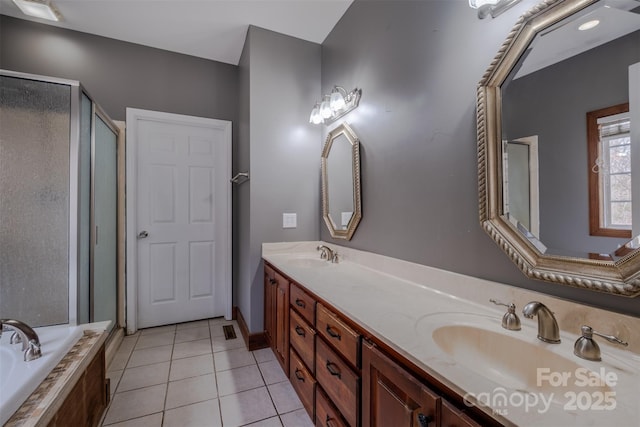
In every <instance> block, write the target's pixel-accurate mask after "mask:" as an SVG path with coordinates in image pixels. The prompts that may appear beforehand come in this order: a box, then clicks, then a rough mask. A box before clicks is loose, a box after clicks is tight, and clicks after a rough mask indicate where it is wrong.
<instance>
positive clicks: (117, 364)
mask: <svg viewBox="0 0 640 427" xmlns="http://www.w3.org/2000/svg"><path fill="white" fill-rule="evenodd" d="M130 356H131V350H130V349H122V347H120V348H119V349H118V351H116V354H114V355H113V359H112V360H111V363H110V364H109V366H108V367H107V369H108V370H109V371H121V370H123V369H124V368H126V366H127V362H128V361H129V357H130Z"/></svg>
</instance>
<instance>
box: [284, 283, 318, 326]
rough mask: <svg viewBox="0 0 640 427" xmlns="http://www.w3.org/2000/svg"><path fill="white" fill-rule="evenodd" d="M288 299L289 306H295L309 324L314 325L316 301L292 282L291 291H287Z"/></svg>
mask: <svg viewBox="0 0 640 427" xmlns="http://www.w3.org/2000/svg"><path fill="white" fill-rule="evenodd" d="M289 300H290V301H291V306H292V307H293V308H295V309H296V311H298V313H300V315H301V316H302V317H304V319H305V320H306V321H307V322H309V324H310V325H311V326H314V325H315V319H316V301H315V300H314V299H313V298H311V297H310V296H309V294H307V293H306V292H305V291H303V290H302V289H300V287H298V286H296V285H295V284H293V283H292V284H291V291H290V292H289Z"/></svg>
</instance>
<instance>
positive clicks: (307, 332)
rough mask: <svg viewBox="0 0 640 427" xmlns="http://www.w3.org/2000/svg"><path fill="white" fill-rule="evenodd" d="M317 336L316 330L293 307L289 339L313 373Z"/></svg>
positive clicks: (290, 315) (290, 316)
mask: <svg viewBox="0 0 640 427" xmlns="http://www.w3.org/2000/svg"><path fill="white" fill-rule="evenodd" d="M315 336H316V331H314V330H313V328H312V327H311V326H309V325H308V324H307V322H305V321H304V320H302V317H300V315H299V314H298V313H296V312H295V310H293V309H291V310H290V313H289V341H290V342H291V345H292V346H293V347H294V348H295V349H296V351H297V352H298V354H299V355H300V359H302V361H303V362H304V363H305V365H307V366H308V367H309V369H310V370H311V371H312V373H313V370H314V368H315V365H314V363H313V358H314V356H315V352H314V344H315Z"/></svg>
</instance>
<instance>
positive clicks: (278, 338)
mask: <svg viewBox="0 0 640 427" xmlns="http://www.w3.org/2000/svg"><path fill="white" fill-rule="evenodd" d="M264 286H265V331H266V335H267V340H268V341H269V345H270V346H271V348H272V349H273V351H274V352H275V353H276V358H277V359H278V362H280V365H281V366H282V369H284V371H285V372H289V280H288V279H287V278H286V277H284V276H282V275H281V274H280V273H278V272H277V271H275V270H274V269H273V268H271V267H269V266H267V265H265V267H264Z"/></svg>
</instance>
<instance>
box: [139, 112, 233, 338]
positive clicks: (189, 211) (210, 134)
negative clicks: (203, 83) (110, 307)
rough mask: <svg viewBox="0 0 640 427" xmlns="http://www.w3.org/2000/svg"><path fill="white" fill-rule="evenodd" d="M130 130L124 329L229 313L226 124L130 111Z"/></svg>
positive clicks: (228, 132)
mask: <svg viewBox="0 0 640 427" xmlns="http://www.w3.org/2000/svg"><path fill="white" fill-rule="evenodd" d="M130 116H131V119H130ZM127 127H128V129H129V133H128V135H129V136H130V138H129V140H128V141H127V143H128V144H131V146H128V147H127V153H128V154H129V153H130V152H133V153H132V156H131V157H135V159H127V160H128V162H129V161H131V165H130V166H132V167H133V168H134V169H135V170H134V171H133V173H135V178H134V177H128V178H127V182H128V183H129V182H131V181H130V179H131V180H132V181H135V182H131V184H132V188H131V189H129V188H128V189H127V195H128V197H127V198H128V201H127V205H135V206H132V208H134V209H135V212H131V211H129V212H128V214H129V215H130V217H129V218H128V220H129V224H128V225H131V226H130V227H128V233H127V235H128V237H127V239H128V240H130V242H129V243H130V247H129V248H130V249H133V250H132V251H131V252H134V253H135V259H134V260H133V261H134V262H135V266H134V268H133V269H129V270H131V271H130V272H131V273H132V274H135V277H134V280H135V281H136V283H137V289H135V290H134V292H135V293H136V297H137V298H136V299H137V324H134V325H132V327H131V326H128V329H129V331H132V330H135V329H137V328H146V327H151V326H158V325H165V324H170V323H177V322H186V321H190V320H197V319H205V318H209V317H216V316H226V317H229V316H230V314H231V275H230V270H231V237H230V236H231V215H230V205H231V188H230V185H231V184H230V182H229V177H230V171H231V165H230V164H231V122H228V121H221V120H213V119H203V118H195V117H189V116H180V115H175V114H168V113H157V112H150V111H144V110H133V109H128V110H127ZM131 172H132V171H128V173H131ZM130 190H133V194H132V192H131V191H130ZM130 196H132V197H131V199H129V197H130ZM131 217H134V218H131ZM134 220H135V224H131V222H133V221H134ZM131 246H135V248H132V247H131ZM129 259H130V260H131V258H129ZM134 271H136V272H137V273H133V272H134ZM129 277H130V278H131V276H129ZM129 302H131V300H129ZM130 319H131V317H129V319H128V320H130ZM128 323H130V322H129V321H128Z"/></svg>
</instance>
